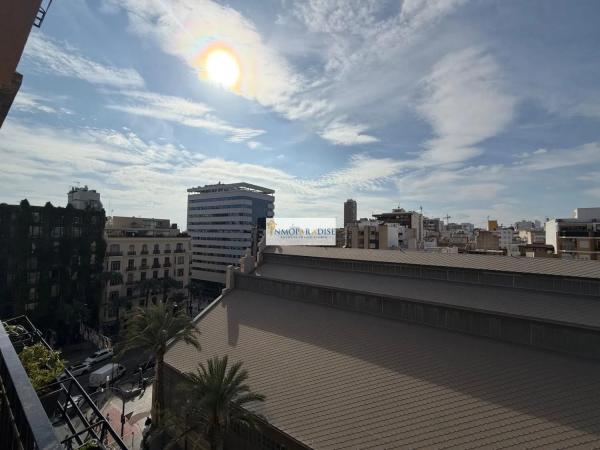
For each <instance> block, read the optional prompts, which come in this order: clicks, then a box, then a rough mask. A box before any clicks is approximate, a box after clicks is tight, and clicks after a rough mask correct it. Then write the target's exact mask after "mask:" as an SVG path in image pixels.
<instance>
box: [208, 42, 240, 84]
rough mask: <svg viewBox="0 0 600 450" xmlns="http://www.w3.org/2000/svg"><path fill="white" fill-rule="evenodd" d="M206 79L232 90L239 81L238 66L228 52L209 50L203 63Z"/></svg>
mask: <svg viewBox="0 0 600 450" xmlns="http://www.w3.org/2000/svg"><path fill="white" fill-rule="evenodd" d="M204 70H205V74H206V77H207V78H208V79H209V80H210V81H212V82H213V83H216V84H220V85H221V86H223V87H225V88H227V89H234V88H235V87H236V86H237V84H238V82H239V80H240V73H241V70H240V65H239V63H238V61H237V58H236V56H235V55H234V54H232V53H231V52H230V51H228V50H226V49H223V48H218V49H214V50H211V51H210V52H209V53H208V54H207V55H206V59H205V63H204Z"/></svg>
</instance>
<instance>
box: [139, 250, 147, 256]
mask: <svg viewBox="0 0 600 450" xmlns="http://www.w3.org/2000/svg"><path fill="white" fill-rule="evenodd" d="M147 254H148V250H142V251H141V252H140V255H147Z"/></svg>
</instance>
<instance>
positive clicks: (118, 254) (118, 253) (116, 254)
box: [106, 251, 123, 256]
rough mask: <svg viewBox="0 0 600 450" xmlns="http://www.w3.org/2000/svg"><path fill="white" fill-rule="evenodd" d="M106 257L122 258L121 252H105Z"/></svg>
mask: <svg viewBox="0 0 600 450" xmlns="http://www.w3.org/2000/svg"><path fill="white" fill-rule="evenodd" d="M106 256H123V252H121V251H114V252H106Z"/></svg>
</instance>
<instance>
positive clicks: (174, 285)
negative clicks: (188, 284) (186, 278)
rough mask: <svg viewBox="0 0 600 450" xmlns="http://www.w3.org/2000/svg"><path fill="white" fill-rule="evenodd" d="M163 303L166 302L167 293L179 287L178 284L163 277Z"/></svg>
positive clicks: (171, 279)
mask: <svg viewBox="0 0 600 450" xmlns="http://www.w3.org/2000/svg"><path fill="white" fill-rule="evenodd" d="M161 281H162V291H163V303H166V302H167V297H168V296H169V291H170V290H172V289H176V288H178V287H180V284H181V283H180V282H179V281H177V280H176V279H174V278H171V277H164V278H163V279H162V280H161Z"/></svg>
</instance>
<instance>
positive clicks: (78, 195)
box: [67, 186, 102, 211]
mask: <svg viewBox="0 0 600 450" xmlns="http://www.w3.org/2000/svg"><path fill="white" fill-rule="evenodd" d="M67 195H68V204H69V205H71V206H73V208H75V209H95V210H97V211H99V210H101V209H102V202H101V201H100V193H99V192H96V191H95V190H94V189H89V188H88V187H87V186H83V187H78V186H73V187H72V188H71V190H70V191H69V193H68V194H67Z"/></svg>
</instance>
